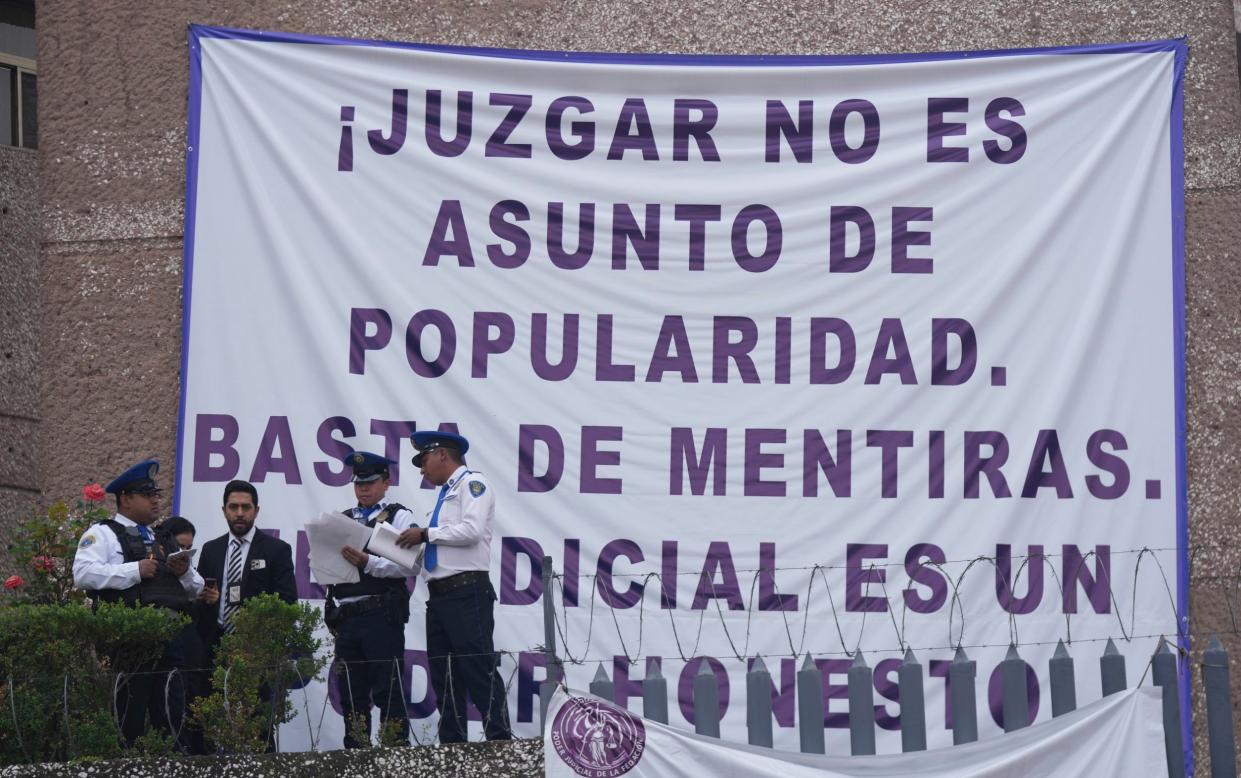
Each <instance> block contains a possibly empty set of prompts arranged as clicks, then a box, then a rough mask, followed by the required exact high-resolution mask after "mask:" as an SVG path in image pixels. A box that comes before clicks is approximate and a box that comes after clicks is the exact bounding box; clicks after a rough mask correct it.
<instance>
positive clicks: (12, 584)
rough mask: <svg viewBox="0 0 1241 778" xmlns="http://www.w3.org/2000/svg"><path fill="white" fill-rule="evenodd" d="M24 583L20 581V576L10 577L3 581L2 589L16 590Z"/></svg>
mask: <svg viewBox="0 0 1241 778" xmlns="http://www.w3.org/2000/svg"><path fill="white" fill-rule="evenodd" d="M24 583H26V582H25V581H23V580H22V577H21V576H20V575H10V576H9V577H8V578H6V579H4V588H5V589H16V588H17V587H19V586H21V585H22V584H24Z"/></svg>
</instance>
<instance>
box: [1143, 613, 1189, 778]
mask: <svg viewBox="0 0 1241 778" xmlns="http://www.w3.org/2000/svg"><path fill="white" fill-rule="evenodd" d="M1151 665H1152V667H1151V680H1152V681H1153V682H1154V684H1155V685H1156V686H1160V687H1162V688H1163V748H1164V755H1165V756H1166V757H1167V759H1168V778H1185V754H1184V752H1183V749H1182V745H1181V742H1182V741H1181V704H1180V700H1179V699H1177V698H1178V697H1179V696H1180V695H1179V694H1178V691H1177V685H1178V684H1177V677H1176V654H1174V653H1172V650H1171V649H1169V648H1168V641H1166V640H1164V639H1163V638H1159V648H1157V649H1155V656H1154V657H1153V658H1152V659H1151Z"/></svg>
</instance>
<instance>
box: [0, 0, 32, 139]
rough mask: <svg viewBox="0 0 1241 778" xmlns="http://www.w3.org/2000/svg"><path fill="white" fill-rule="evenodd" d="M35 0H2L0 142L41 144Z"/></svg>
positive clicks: (0, 29)
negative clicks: (36, 64)
mask: <svg viewBox="0 0 1241 778" xmlns="http://www.w3.org/2000/svg"><path fill="white" fill-rule="evenodd" d="M34 18H35V14H34V2H33V0H0V145H4V146H21V147H22V148H27V149H35V148H38V147H39V112H38V106H39V97H38V95H39V82H38V76H37V75H36V73H35V54H36V53H37V49H36V47H35V34H34Z"/></svg>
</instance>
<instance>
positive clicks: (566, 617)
mask: <svg viewBox="0 0 1241 778" xmlns="http://www.w3.org/2000/svg"><path fill="white" fill-rule="evenodd" d="M1170 550H1174V549H1167V548H1164V549H1151V548H1148V547H1143V548H1136V549H1127V550H1122V551H1119V552H1117V551H1112V552H1110V554H1109V559H1108V563H1107V564H1103V563H1101V562H1099V561H1098V560H1099V558H1100V557H1099V554H1098V553H1097V552H1096V551H1095V550H1094V549H1092V550H1090V551H1087V552H1085V553H1083V554H1081V555H1080V558H1079V559H1078V560H1077V562H1076V564H1077V569H1082V568H1088V567H1089V565H1090V563H1091V561H1092V560H1095V561H1096V564H1095V571H1096V576H1098V577H1099V580H1096V581H1095V584H1096V585H1099V586H1102V587H1103V588H1104V589H1105V590H1106V593H1107V597H1108V604H1109V607H1108V612H1109V613H1110V614H1112V615H1113V616H1114V617H1115V620H1116V626H1117V628H1118V629H1119V632H1120V637H1121V638H1122V639H1124V640H1129V639H1130V638H1131V636H1132V634H1133V633H1134V632H1135V630H1136V629H1137V625H1138V613H1137V601H1138V596H1137V595H1138V588H1139V584H1140V579H1141V574H1142V563H1143V560H1144V559H1146V558H1147V557H1150V559H1151V561H1152V562H1153V563H1154V565H1155V566H1156V569H1157V572H1158V579H1157V580H1158V581H1159V582H1160V583H1162V587H1163V591H1164V593H1165V594H1166V595H1167V608H1168V612H1169V613H1170V615H1171V621H1170V623H1172V624H1175V625H1176V630H1175V632H1173V633H1172V634H1174V635H1175V636H1180V635H1181V634H1183V632H1184V630H1185V629H1186V628H1187V625H1184V624H1181V623H1180V616H1179V613H1178V610H1177V605H1176V597H1175V595H1174V594H1173V587H1172V584H1171V583H1170V581H1169V579H1168V573H1167V570H1166V569H1165V568H1164V565H1163V562H1162V561H1161V560H1160V559H1159V556H1158V554H1157V553H1156V552H1157V551H1170ZM1124 554H1131V555H1134V556H1135V559H1134V560H1133V572H1132V587H1131V597H1130V607H1129V618H1128V622H1127V623H1126V620H1125V618H1124V616H1123V608H1122V607H1121V604H1120V602H1119V600H1117V597H1116V591H1117V589H1116V586H1114V585H1113V579H1112V572H1111V561H1110V560H1111V558H1113V557H1115V556H1118V555H1124ZM924 556H925V555H921V556H919V557H917V559H918V560H919V561H918V562H917V564H916V567H917V568H918V569H919V570H921V569H926V568H930V569H933V570H935V571H936V572H937V573H938V574H939V575H940V577H941V578H942V580H943V581H944V582H946V584H947V585H948V586H950V587H951V591H952V595H951V599H950V600H949V601H948V603H947V611H946V614H945V615H946V627H947V634H948V641H947V642H948V643H949V644H950V645H952V646H955V647H965V646H966V640H965V635H966V630H967V619H966V615H967V611H966V607H965V602H964V596H963V584H964V582H965V580H966V577H967V576H969V574H970V573H971V572H972V571H973V570H974V568H975V567H978V566H980V565H983V566H988V565H989V566H990V567H991V569H992V571H993V572H994V574H995V576H996V578H997V582H998V580H999V579H1000V578H1003V579H1005V580H1006V581H1007V596H1008V597H1009V598H1011V597H1014V595H1013V592H1015V591H1017V590H1018V589H1019V588H1020V586H1021V583H1022V576H1023V575H1028V576H1033V575H1034V571H1035V570H1037V571H1038V573H1039V574H1042V573H1043V572H1044V571H1048V570H1049V571H1050V573H1051V576H1052V577H1053V578H1054V579H1055V582H1056V588H1057V589H1058V590H1060V591H1062V592H1064V591H1066V590H1065V581H1064V580H1063V579H1062V578H1061V576H1060V574H1059V572H1058V571H1057V569H1056V566H1055V565H1054V564H1052V561H1051V560H1052V559H1054V558H1059V557H1063V556H1065V555H1063V554H1060V555H1057V554H1044V553H1036V554H1026V555H1010V556H1005V557H1000V556H986V555H980V556H975V557H972V558H969V559H962V560H958V561H957V562H955V563H949V562H936V561H934V560H926V561H923V560H924ZM1017 560H1021V561H1020V564H1019V565H1018V567H1017V570H1016V573H1015V574H1014V573H1013V572H1012V566H1013V563H1014V562H1015V561H1017ZM1031 562H1037V563H1038V566H1037V567H1034V566H1032V565H1031V564H1030V563H1031ZM950 564H964V566H965V567H964V569H963V570H961V572H960V573H959V574H956V575H954V574H953V573H951V572H950V571H949V570H948V567H949V565H950ZM890 566H893V565H891V564H887V565H885V564H876V563H869V564H867V565H866V566H865V567H859V566H857V565H845V566H839V565H837V566H827V565H814V566H811V567H809V568H807V567H792V568H785V567H776V566H772V567H762V568H757V569H753V570H749V571H747V572H751V573H752V574H753V575H752V577H751V578H750V586H749V599H748V601H747V602H746V603H745V605H743V606H742V608H740V610H744V611H745V614H746V615H745V625H744V637H742V638H738V637H735V636H734V634H733V631H734V630H733V628H730V626H729V619H727V618H726V617H725V614H724V610H723V604H722V602H721V600H723V599H725V598H728V597H729V596H730V595H731V594H733V592H734V591H735V587H734V585H733V584H732V583H727V582H726V583H717V582H716V580H715V575H716V574H718V572H719V570H718V568H703V569H700V570H698V571H695V572H694V575H697V576H698V579H699V584H698V590H697V592H696V594H695V599H696V600H697V598H698V597H700V596H701V595H702V594H703V593H704V591H705V592H706V593H707V599H709V600H711V601H712V603H713V605H714V612H715V615H716V616H717V617H718V622H719V627H720V629H721V630H722V631H723V636H724V640H725V642H726V643H727V644H728V647H729V649H730V651H731V653H732V656H733V657H734V658H736V659H742V658H744V657H747V656H751V655H752V653H753V652H751V651H750V642H751V638H752V635H753V629H754V614H755V612H756V611H759V612H761V611H762V610H763V608H762V597H763V595H762V594H761V593H759V587H760V585H762V584H764V583H765V584H767V585H769V586H770V587H771V589H772V591H771V592H769V593H767V594H768V596H769V597H772V598H774V599H775V601H776V602H781V601H782V598H783V597H784V596H786V595H785V594H784V593H782V592H781V591H780V589H779V585H778V583H777V580H776V573H779V572H788V571H793V570H797V571H807V570H808V571H809V573H810V575H809V576H808V581H807V584H806V587H805V590H804V593H802V592H798V595H800V596H801V597H803V598H804V599H803V600H802V601H803V602H804V603H805V605H804V607H803V608H801V610H802V615H801V630H800V632H801V634H800V636H799V637H797V638H795V637H794V631H795V629H794V625H793V624H791V623H790V617H789V615H788V610H786V609H785V608H783V607H780V608H777V609H775V610H776V611H777V612H779V613H780V615H781V626H782V627H783V629H784V635H785V639H786V641H787V643H788V647H789V653H790V654H792V655H800V654H803V653H805V651H806V649H805V646H806V639H807V634H808V632H809V629H810V624H811V619H812V618H815V617H817V616H818V615H820V611H822V615H828V614H830V616H831V619H832V623H833V625H834V627H835V631H836V635H837V639H838V640H839V642H840V650H841V652H843V653H844V654H845V655H846V656H852V655H853V654H854V653H856V652H857V651H858V650H860V649H861V648H862V645H863V640H864V636H865V631H866V622H867V619H868V614H869V613H870V612H872V611H871V610H870V609H862V610H861V611H860V613H861V616H860V624H859V625H858V628H857V630H858V631H857V638H856V640H849V639H848V638H847V637H846V634H845V633H846V629H845V626H844V624H843V623H842V616H841V611H840V608H839V607H838V605H837V602H836V598H835V595H834V594H833V587H832V585H831V583H830V582H829V580H828V577H827V576H828V572H829V571H833V570H842V569H843V570H845V571H847V572H848V573H849V575H850V580H851V581H852V582H858V581H859V578H858V576H859V574H865V575H864V577H862V578H861V579H860V584H859V585H860V586H862V587H865V586H867V585H877V586H878V587H879V588H880V589H881V590H882V591H883V595H884V596H883V600H884V603H885V606H884V607H883V608H882V609H881V610H883V611H884V612H886V613H887V614H888V616H889V620H890V621H891V624H892V629H893V635H894V637H895V642H896V644H897V645H898V646H902V647H905V648H909V647H911V646H910V645H909V642H908V640H907V639H906V635H907V624H908V617H909V612H910V610H915V611H916V608H911V605H910V598H909V597H907V596H905V594H906V593H907V592H908V591H909V589H908V588H906V589H903V590H901V597H900V605H899V610H900V620H899V623H898V621H897V618H896V611H897V609H898V608H896V607H893V602H894V597H893V595H892V594H891V593H890V592H889V591H888V581H887V576H886V575H874V574H875V573H877V572H879V571H880V570H881V569H882V568H885V567H890ZM907 566H908V565H907V564H906V563H905V562H902V563H900V567H902V568H906V567H907ZM708 571H710V574H709V573H708ZM730 572H731V573H732V574H734V580H735V574H736V573H738V572H741V571H736V570H730ZM1074 573H1076V570H1075V571H1074ZM680 575H681V573H680V572H676V573H674V576H677V577H679V576H680ZM664 576H665V573H663V572H647V573H643V574H642V576H641V579H642V580H641V584H640V589H641V592H640V594H639V595H638V597H637V600H636V602H634V603H633V604H632V605H627V606H625V607H621V608H618V607H617V605H616V603H615V599H616V598H618V597H619V594H618V593H616V592H614V591H610V590H605V585H604V584H602V583H599V584H598V585H596V586H591V587H588V588H587V591H589V592H590V602H589V608H588V612H587V616H586V622H587V623H586V636H585V640H584V645H583V646H582V647H578V646H576V645H575V644H574V643H573V641H571V640H570V626H569V625H570V621H571V619H570V614H569V608H570V607H571V606H570V602H571V601H572V602H576V600H577V597H574V598H569V597H568V596H567V594H566V586H565V584H566V581H567V580H571V579H572V578H573V577H572V576H571V577H569V578H566V576H565V575H564V574H563V573H556V572H552V573H551V576H550V578H551V580H550V585H551V587H552V588H553V591H554V590H555V589H556V588H558V589H559V596H558V597H557V596H554V595H553V597H552V601H553V611H554V614H555V619H554V621H555V626H556V630H557V634H558V637H559V642H560V645H561V646H563V652H564V654H565V658H566V659H567V661H569V662H570V663H578V662H580V661H585V660H582V659H581V657H580V656H578V655H576V654H578V653H589V652H590V650H591V647H592V645H593V642H594V635H595V619H596V616H595V609H596V607H597V603H598V602H600V601H602V602H603V605H604V606H605V607H607V608H608V609H609V611H610V614H611V621H612V624H613V626H614V628H615V643H616V644H617V645H619V646H620V648H621V653H622V654H623V655H624V656H626V657H627V658H629V660H630V661H631V663H636V661H637V660H638V659H639V658H640V657H641V656H642V655H643V648H644V639H645V624H646V618H647V614H646V610H647V597H646V592H647V591H648V590H649V588H650V585H651V583H652V582H657V583H658V584H659V586H658V589H659V592H660V595H659V596H660V598H661V607H660V610H662V611H664V612H666V613H667V614H668V619H669V627H670V632H671V635H672V638H673V641H674V643H675V653H676V655H678V656H679V657H680V658H681V659H682V660H688V659H690V658H692V657H694V656H697V655H698V653H699V650H700V648H701V645H702V637H703V632H704V628H705V625H706V619H707V613H708V609H707V608H695V610H697V611H698V614H697V616H696V621H697V624H696V628H695V630H694V637H693V640H692V644H691V641H688V640H686V641H683V640H682V635H681V632H682V629H681V626H679V625H678V623H677V618H678V617H677V616H676V615H675V614H676V612H677V609H675V608H669V607H665V606H664V605H663V600H664V599H665V597H666V595H665V588H664V580H665V578H664ZM592 577H597V576H592ZM911 577H912V574H911ZM819 583H821V585H822V594H820V593H819V589H818V584H819ZM1232 583H1233V585H1234V587H1233V588H1234V589H1241V565H1239V567H1238V573H1237V576H1236V579H1235V580H1234V581H1233V582H1232ZM1030 585H1031V584H1030V583H1029V581H1028V580H1027V586H1030ZM605 591H606V593H605ZM581 592H582V589H581V588H577V589H576V592H575V594H576V595H580V594H581ZM737 593H738V594H739V592H737ZM756 593H757V597H756ZM999 594H1000V593H999V592H998V591H997V596H999ZM867 596H868V597H869V595H867ZM1027 596H1029V595H1027ZM823 597H825V598H826V600H827V607H826V609H820V608H818V607H817V606H818V603H819V602H821V599H822V598H823ZM1040 597H1041V593H1040ZM756 599H758V600H759V603H758V604H759V608H757V609H756V608H755V604H756ZM872 599H873V598H872ZM1227 602H1228V606H1229V610H1230V616H1231V620H1232V621H1233V624H1234V628H1235V626H1236V615H1235V608H1234V607H1233V603H1232V600H1231V599H1228V600H1227ZM633 605H636V606H637V618H638V628H637V637H636V648H635V650H633V651H631V650H630V646H629V640H627V636H626V634H625V630H624V629H623V628H622V627H621V624H620V618H619V616H618V614H617V611H618V610H627V611H628V610H632V609H633ZM573 607H580V603H579V604H577V605H574V606H573ZM1001 607H1003V608H1004V610H1005V611H1006V613H1005V617H1006V619H1007V622H1008V629H1009V642H1010V643H1012V644H1014V645H1022V640H1021V636H1020V625H1019V623H1018V618H1017V617H1018V616H1019V615H1021V614H1020V613H1019V611H1017V610H1015V609H1013V608H1009V607H1007V606H1006V605H1005V604H1004V603H1003V602H1001ZM730 610H735V609H733V608H731V607H730ZM877 610H878V609H877ZM852 612H855V613H856V612H858V611H852ZM1073 615H1074V614H1073V613H1071V612H1069V611H1068V610H1067V609H1066V610H1065V612H1064V613H1063V616H1064V619H1065V627H1064V632H1063V635H1062V637H1061V639H1063V640H1064V641H1065V642H1067V643H1069V644H1071V643H1072V642H1073V631H1072V627H1073V619H1072V617H1073ZM691 618H694V617H691ZM739 643H740V647H738V644H739ZM687 645H690V646H691V647H690V649H689V650H688V651H687V650H686V647H687Z"/></svg>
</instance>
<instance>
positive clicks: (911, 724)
mask: <svg viewBox="0 0 1241 778" xmlns="http://www.w3.org/2000/svg"><path fill="white" fill-rule="evenodd" d="M896 682H897V688H898V689H899V690H900V697H901V750H902V751H905V752H909V751H925V750H926V694H925V692H924V691H923V688H922V683H923V682H922V665H920V664H918V659H917V658H916V657H915V656H914V652H913V650H912V649H909V650H907V651H906V652H905V661H903V662H901V667H900V669H899V670H897V671H896Z"/></svg>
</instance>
